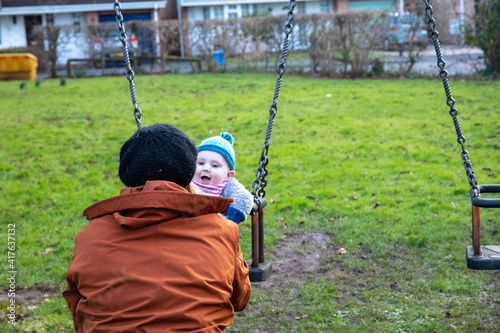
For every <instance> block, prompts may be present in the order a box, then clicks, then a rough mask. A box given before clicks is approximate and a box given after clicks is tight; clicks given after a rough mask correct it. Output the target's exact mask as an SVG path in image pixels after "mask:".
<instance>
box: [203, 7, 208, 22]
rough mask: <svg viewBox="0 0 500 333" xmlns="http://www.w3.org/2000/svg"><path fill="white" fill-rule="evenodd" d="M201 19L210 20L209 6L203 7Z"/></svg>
mask: <svg viewBox="0 0 500 333" xmlns="http://www.w3.org/2000/svg"><path fill="white" fill-rule="evenodd" d="M203 19H204V20H210V7H203Z"/></svg>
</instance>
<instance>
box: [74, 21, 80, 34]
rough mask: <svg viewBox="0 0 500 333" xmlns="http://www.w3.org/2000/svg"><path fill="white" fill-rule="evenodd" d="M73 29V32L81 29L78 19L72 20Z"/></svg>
mask: <svg viewBox="0 0 500 333" xmlns="http://www.w3.org/2000/svg"><path fill="white" fill-rule="evenodd" d="M73 30H74V31H75V34H77V33H79V32H81V31H82V28H81V27H80V21H75V22H73Z"/></svg>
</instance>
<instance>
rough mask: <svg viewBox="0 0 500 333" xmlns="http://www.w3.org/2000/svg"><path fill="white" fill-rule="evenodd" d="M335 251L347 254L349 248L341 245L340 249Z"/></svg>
mask: <svg viewBox="0 0 500 333" xmlns="http://www.w3.org/2000/svg"><path fill="white" fill-rule="evenodd" d="M335 253H337V254H346V253H347V250H346V249H344V248H343V247H341V248H340V249H338V250H337V251H336V252H335Z"/></svg>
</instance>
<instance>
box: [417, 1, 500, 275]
mask: <svg viewBox="0 0 500 333" xmlns="http://www.w3.org/2000/svg"><path fill="white" fill-rule="evenodd" d="M423 1H424V3H425V14H426V16H427V18H428V28H429V36H430V37H431V38H432V41H433V43H434V48H435V49H436V56H437V66H438V67H439V69H440V72H439V76H440V77H441V79H442V81H443V85H444V90H445V93H446V98H447V100H446V104H447V105H448V106H449V107H450V111H449V113H450V115H451V116H452V118H453V124H454V125H455V131H456V133H457V142H458V143H459V144H460V145H461V147H462V152H461V155H462V160H463V161H464V167H465V171H466V173H467V179H468V180H469V184H470V185H471V189H470V197H471V201H472V246H468V247H467V249H466V258H467V267H468V268H470V269H475V270H497V269H500V245H481V237H480V225H481V223H480V214H479V211H480V208H500V199H484V198H481V193H500V185H478V184H477V181H476V176H475V175H474V171H473V169H472V162H471V161H470V160H469V152H468V151H467V150H466V149H465V137H464V136H463V134H462V129H461V127H460V122H459V121H458V111H457V109H456V108H455V100H454V99H453V97H452V96H451V90H450V86H449V84H448V72H447V71H446V70H445V69H444V66H445V61H444V59H443V56H442V54H441V47H440V45H439V39H438V36H439V34H438V32H437V30H436V21H435V20H434V18H433V16H432V15H433V9H432V6H431V4H430V0H423Z"/></svg>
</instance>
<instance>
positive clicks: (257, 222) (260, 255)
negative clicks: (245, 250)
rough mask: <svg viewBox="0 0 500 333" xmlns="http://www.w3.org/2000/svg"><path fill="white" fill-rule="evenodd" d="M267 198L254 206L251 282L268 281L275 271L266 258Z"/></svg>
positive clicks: (250, 262) (249, 265)
mask: <svg viewBox="0 0 500 333" xmlns="http://www.w3.org/2000/svg"><path fill="white" fill-rule="evenodd" d="M266 205H267V200H266V199H264V198H259V200H258V204H257V203H255V204H254V206H253V208H252V212H251V214H252V260H250V261H247V264H248V267H250V269H249V274H248V275H249V277H250V282H262V281H266V280H267V278H268V277H270V276H271V274H272V273H273V266H272V264H271V263H270V262H269V261H265V260H264V207H266Z"/></svg>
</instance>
